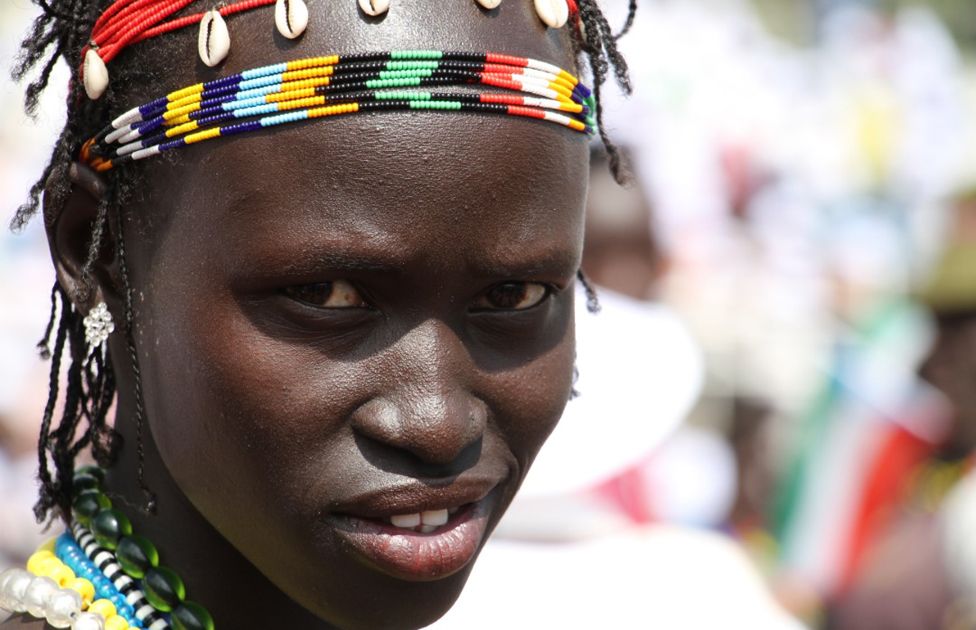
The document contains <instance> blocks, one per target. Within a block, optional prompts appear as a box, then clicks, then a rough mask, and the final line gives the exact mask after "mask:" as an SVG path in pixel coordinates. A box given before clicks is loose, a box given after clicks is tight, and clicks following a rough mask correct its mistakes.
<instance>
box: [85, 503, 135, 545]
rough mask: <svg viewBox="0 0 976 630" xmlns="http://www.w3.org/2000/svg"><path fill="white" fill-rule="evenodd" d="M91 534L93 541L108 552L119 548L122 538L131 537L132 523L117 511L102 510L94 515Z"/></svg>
mask: <svg viewBox="0 0 976 630" xmlns="http://www.w3.org/2000/svg"><path fill="white" fill-rule="evenodd" d="M91 529H92V534H94V536H95V541H96V542H97V543H98V544H99V545H101V546H102V547H105V548H106V549H108V550H109V551H114V550H115V548H116V547H118V546H119V540H121V539H122V537H123V536H131V535H132V523H131V522H129V518H128V517H127V516H126V515H125V514H123V513H122V512H120V511H118V510H113V509H111V508H110V509H107V510H102V511H101V512H99V513H98V514H96V515H95V518H93V519H92V522H91Z"/></svg>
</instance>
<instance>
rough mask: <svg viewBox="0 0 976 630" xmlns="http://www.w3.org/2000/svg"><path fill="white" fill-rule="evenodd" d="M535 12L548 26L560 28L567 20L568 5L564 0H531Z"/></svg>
mask: <svg viewBox="0 0 976 630" xmlns="http://www.w3.org/2000/svg"><path fill="white" fill-rule="evenodd" d="M533 1H534V3H535V12H536V13H538V14H539V19H540V20H542V21H543V22H544V23H545V24H546V26H548V27H549V28H561V27H563V26H565V24H566V22H568V21H569V5H568V4H567V3H566V0H533Z"/></svg>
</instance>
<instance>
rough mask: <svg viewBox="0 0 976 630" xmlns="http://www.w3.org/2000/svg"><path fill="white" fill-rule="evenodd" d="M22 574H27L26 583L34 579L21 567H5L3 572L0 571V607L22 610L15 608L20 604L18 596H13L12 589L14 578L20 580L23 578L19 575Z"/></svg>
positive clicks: (11, 610) (14, 610) (12, 610)
mask: <svg viewBox="0 0 976 630" xmlns="http://www.w3.org/2000/svg"><path fill="white" fill-rule="evenodd" d="M24 575H26V576H27V583H30V581H31V580H32V579H34V576H32V575H31V574H30V573H28V572H27V571H24V570H23V569H16V568H14V569H7V570H6V571H4V572H3V573H0V609H3V610H7V611H10V612H23V610H17V608H18V607H19V606H18V605H19V604H20V597H19V596H15V595H14V594H13V592H12V591H13V582H14V580H15V579H21V580H22V579H24V578H23V577H21V576H24ZM25 588H26V584H25Z"/></svg>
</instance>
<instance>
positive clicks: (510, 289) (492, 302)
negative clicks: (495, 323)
mask: <svg viewBox="0 0 976 630" xmlns="http://www.w3.org/2000/svg"><path fill="white" fill-rule="evenodd" d="M550 293H551V289H550V287H549V286H548V285H545V284H540V283H538V282H504V283H502V284H496V285H495V286H493V287H491V288H490V289H488V290H487V291H485V292H484V293H483V294H482V295H481V297H479V298H478V300H477V301H476V302H475V309H477V310H496V311H500V310H505V311H524V310H526V309H530V308H532V307H533V306H536V305H538V304H540V303H542V301H543V300H545V299H546V298H547V297H549V294H550Z"/></svg>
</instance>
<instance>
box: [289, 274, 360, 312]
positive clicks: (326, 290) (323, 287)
mask: <svg viewBox="0 0 976 630" xmlns="http://www.w3.org/2000/svg"><path fill="white" fill-rule="evenodd" d="M282 293H284V294H285V295H286V296H288V297H290V298H291V299H293V300H296V301H298V302H302V303H304V304H308V305H310V306H314V307H316V308H363V307H366V306H368V304H367V303H366V300H364V299H363V296H362V295H360V294H359V291H357V290H356V287H354V286H352V284H350V283H349V282H347V281H346V280H332V281H330V282H317V283H315V284H299V285H295V286H291V287H287V288H285V289H283V290H282Z"/></svg>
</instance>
